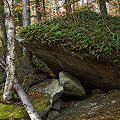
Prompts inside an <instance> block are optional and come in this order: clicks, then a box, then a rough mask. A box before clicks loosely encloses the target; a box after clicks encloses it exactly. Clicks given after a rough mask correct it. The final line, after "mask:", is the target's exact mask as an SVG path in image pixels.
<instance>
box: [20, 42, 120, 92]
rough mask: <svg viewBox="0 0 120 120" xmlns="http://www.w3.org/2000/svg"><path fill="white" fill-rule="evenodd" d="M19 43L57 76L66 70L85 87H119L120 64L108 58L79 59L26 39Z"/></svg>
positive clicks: (107, 88)
mask: <svg viewBox="0 0 120 120" xmlns="http://www.w3.org/2000/svg"><path fill="white" fill-rule="evenodd" d="M21 43H22V45H23V46H24V47H26V48H27V49H29V50H30V51H32V52H33V53H34V54H35V55H36V56H38V57H39V58H40V59H41V60H42V61H43V62H44V63H46V64H47V66H48V67H49V68H50V70H51V71H53V72H54V74H56V75H57V76H58V74H59V72H60V71H66V72H67V73H69V74H71V75H73V76H74V77H75V78H77V79H78V80H80V82H81V84H82V85H83V87H84V88H85V89H88V90H93V89H98V88H99V89H101V90H103V91H104V90H111V89H119V88H120V65H115V64H114V63H112V62H110V61H109V60H108V59H104V60H93V59H91V58H86V59H80V57H79V56H80V55H79V54H71V53H70V52H69V51H65V50H62V51H63V52H62V51H59V50H58V51H55V50H51V49H50V48H48V47H45V48H44V47H43V46H41V45H38V44H35V43H34V44H31V43H29V42H28V41H22V42H21Z"/></svg>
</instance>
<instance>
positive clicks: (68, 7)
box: [64, 0, 71, 12]
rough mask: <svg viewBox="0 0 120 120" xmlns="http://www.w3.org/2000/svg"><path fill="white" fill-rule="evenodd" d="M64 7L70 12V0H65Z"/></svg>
mask: <svg viewBox="0 0 120 120" xmlns="http://www.w3.org/2000/svg"><path fill="white" fill-rule="evenodd" d="M64 4H65V6H66V7H65V8H66V10H67V12H71V3H70V0H65V3H64Z"/></svg>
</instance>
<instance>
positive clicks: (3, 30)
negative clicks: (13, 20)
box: [0, 0, 7, 63]
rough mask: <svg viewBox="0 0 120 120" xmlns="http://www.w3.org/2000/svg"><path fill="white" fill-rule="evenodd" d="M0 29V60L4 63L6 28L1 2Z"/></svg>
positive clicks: (1, 2)
mask: <svg viewBox="0 0 120 120" xmlns="http://www.w3.org/2000/svg"><path fill="white" fill-rule="evenodd" d="M0 6H1V9H0V27H1V35H2V38H1V42H2V52H1V58H2V61H3V62H4V63H5V62H6V53H7V33H6V27H5V14H4V3H3V0H1V1H0Z"/></svg>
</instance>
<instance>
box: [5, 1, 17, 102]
mask: <svg viewBox="0 0 120 120" xmlns="http://www.w3.org/2000/svg"><path fill="white" fill-rule="evenodd" d="M4 9H5V13H6V28H7V38H8V40H7V58H6V74H7V78H6V83H5V89H4V93H3V100H4V101H8V100H10V99H12V92H13V86H14V79H15V63H14V59H15V26H14V17H13V0H9V1H8V0H5V4H4Z"/></svg>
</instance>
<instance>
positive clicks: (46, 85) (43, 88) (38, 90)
mask: <svg viewBox="0 0 120 120" xmlns="http://www.w3.org/2000/svg"><path fill="white" fill-rule="evenodd" d="M63 91H64V90H63V87H62V86H60V85H59V82H58V80H57V79H46V80H45V81H44V82H42V83H40V84H37V85H34V86H32V87H31V88H30V91H29V92H32V93H34V94H33V95H35V94H36V95H39V94H40V95H41V94H43V95H44V100H42V101H41V102H40V103H38V102H37V103H36V100H35V101H34V102H33V103H35V106H37V109H36V110H37V111H38V113H39V114H40V116H41V117H43V116H44V115H45V113H47V112H48V111H49V110H50V109H51V107H52V103H53V102H54V101H56V100H57V99H58V98H59V97H60V96H61V95H62V93H63ZM43 103H44V107H43V108H42V109H40V106H41V104H43Z"/></svg>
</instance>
